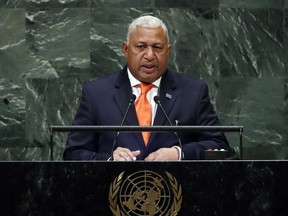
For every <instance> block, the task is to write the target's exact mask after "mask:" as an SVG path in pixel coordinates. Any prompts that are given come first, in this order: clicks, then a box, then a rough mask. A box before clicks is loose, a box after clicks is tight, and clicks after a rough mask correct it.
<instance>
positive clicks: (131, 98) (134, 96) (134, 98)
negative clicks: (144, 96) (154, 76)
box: [130, 94, 136, 103]
mask: <svg viewBox="0 0 288 216" xmlns="http://www.w3.org/2000/svg"><path fill="white" fill-rule="evenodd" d="M135 100H136V95H135V94H132V95H131V97H130V103H133V102H134V101H135Z"/></svg>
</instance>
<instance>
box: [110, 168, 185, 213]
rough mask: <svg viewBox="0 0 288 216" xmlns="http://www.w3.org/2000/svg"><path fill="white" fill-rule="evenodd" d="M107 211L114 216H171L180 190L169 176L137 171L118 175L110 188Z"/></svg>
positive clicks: (172, 177)
mask: <svg viewBox="0 0 288 216" xmlns="http://www.w3.org/2000/svg"><path fill="white" fill-rule="evenodd" d="M109 202H110V209H111V211H112V212H113V215H115V216H124V215H125V216H126V215H129V216H140V215H141V216H143V215H147V216H160V215H161V216H172V215H173V216H175V215H177V214H178V212H179V211H180V209H181V204H182V187H181V185H180V184H179V183H178V181H177V179H176V178H175V177H174V176H173V175H171V174H170V173H169V172H167V171H166V172H165V175H163V176H162V175H160V174H158V173H156V172H152V171H149V170H141V171H138V172H135V173H132V174H130V175H127V176H126V175H125V171H123V172H122V173H120V174H119V175H118V176H117V177H116V178H115V179H114V181H113V182H112V183H111V184H110V189H109Z"/></svg>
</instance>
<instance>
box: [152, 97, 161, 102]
mask: <svg viewBox="0 0 288 216" xmlns="http://www.w3.org/2000/svg"><path fill="white" fill-rule="evenodd" d="M153 99H154V101H155V103H159V102H160V97H159V96H158V95H155V96H154V98H153Z"/></svg>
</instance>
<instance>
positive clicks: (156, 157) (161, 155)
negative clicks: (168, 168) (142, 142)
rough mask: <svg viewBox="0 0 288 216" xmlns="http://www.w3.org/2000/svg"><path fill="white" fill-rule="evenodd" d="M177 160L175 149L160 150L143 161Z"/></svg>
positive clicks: (177, 151)
mask: <svg viewBox="0 0 288 216" xmlns="http://www.w3.org/2000/svg"><path fill="white" fill-rule="evenodd" d="M168 160H175V161H178V160H179V150H178V149H177V148H174V147H172V148H160V149H158V150H157V151H155V152H152V153H151V154H149V155H148V156H147V157H146V158H145V161H168Z"/></svg>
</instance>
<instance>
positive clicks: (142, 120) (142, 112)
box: [135, 83, 154, 145]
mask: <svg viewBox="0 0 288 216" xmlns="http://www.w3.org/2000/svg"><path fill="white" fill-rule="evenodd" d="M139 86H140V88H141V95H140V96H139V98H138V100H137V101H136V103H135V109H136V113H137V117H138V122H139V125H140V126H149V125H151V122H152V111H151V106H150V103H149V101H148V100H147V97H146V95H147V92H148V91H150V89H151V88H153V86H154V85H153V84H144V83H142V84H140V85H139ZM149 136H150V132H142V137H143V140H144V143H145V145H147V143H148V140H149Z"/></svg>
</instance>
